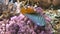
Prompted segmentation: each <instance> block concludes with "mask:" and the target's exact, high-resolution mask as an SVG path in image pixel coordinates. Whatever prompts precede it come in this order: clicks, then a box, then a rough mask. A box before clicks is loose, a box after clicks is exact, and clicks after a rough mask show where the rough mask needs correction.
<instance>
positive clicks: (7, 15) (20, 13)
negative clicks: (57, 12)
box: [0, 0, 58, 34]
mask: <svg viewBox="0 0 60 34" xmlns="http://www.w3.org/2000/svg"><path fill="white" fill-rule="evenodd" d="M29 1H30V2H29ZM52 2H53V3H52V4H53V6H57V4H54V1H52ZM2 5H3V6H2ZM47 5H48V6H47ZM50 5H51V1H50V0H48V1H47V0H46V1H44V0H40V1H39V0H37V1H36V0H33V1H32V0H27V1H21V2H19V1H18V2H15V3H12V2H10V3H9V4H7V5H5V4H3V3H2V4H0V6H1V8H0V22H1V27H0V34H52V33H53V30H52V29H53V28H52V24H50V22H51V21H52V20H51V19H52V17H49V16H47V14H46V12H44V11H45V9H46V8H48V7H49V8H48V9H50ZM47 11H48V12H49V11H53V10H47ZM50 13H53V12H50ZM35 14H36V15H35ZM37 15H39V16H37ZM31 16H32V17H33V18H34V17H35V20H34V19H33V18H32V17H31ZM41 16H43V17H44V19H45V22H44V21H43V20H44V19H41ZM36 19H37V20H36ZM39 20H40V21H39ZM41 24H43V25H42V26H41ZM53 25H55V24H53ZM56 26H57V29H58V25H56ZM53 27H54V28H56V27H55V26H53Z"/></svg>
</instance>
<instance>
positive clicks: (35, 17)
mask: <svg viewBox="0 0 60 34" xmlns="http://www.w3.org/2000/svg"><path fill="white" fill-rule="evenodd" d="M25 16H27V17H28V18H29V19H30V20H32V21H33V22H34V23H35V24H37V25H39V26H45V25H46V22H45V19H44V17H43V16H42V15H40V14H36V13H34V14H25Z"/></svg>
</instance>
